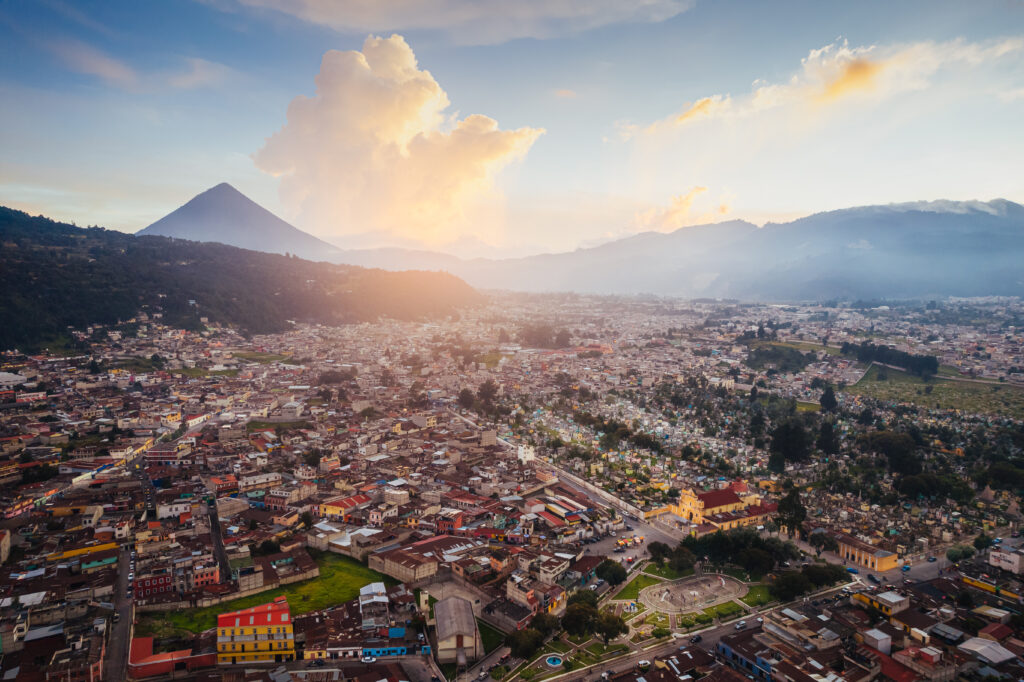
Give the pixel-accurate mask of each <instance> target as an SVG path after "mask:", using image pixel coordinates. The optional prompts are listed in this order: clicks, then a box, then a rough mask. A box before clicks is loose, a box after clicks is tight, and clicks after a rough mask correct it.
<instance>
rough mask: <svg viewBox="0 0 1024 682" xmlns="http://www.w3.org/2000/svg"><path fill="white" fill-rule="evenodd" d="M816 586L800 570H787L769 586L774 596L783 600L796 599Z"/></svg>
mask: <svg viewBox="0 0 1024 682" xmlns="http://www.w3.org/2000/svg"><path fill="white" fill-rule="evenodd" d="M813 588H814V584H813V583H812V582H811V581H810V579H809V578H808V577H807V576H806V575H804V574H803V573H801V572H799V571H786V572H785V573H783V574H781V575H779V576H778V577H776V578H775V582H773V583H772V584H771V586H770V587H769V588H768V589H769V591H771V593H772V596H773V597H775V598H776V599H779V600H781V601H789V600H790V599H796V598H797V597H799V596H800V595H802V594H807V593H808V592H810V591H811V590H812V589H813Z"/></svg>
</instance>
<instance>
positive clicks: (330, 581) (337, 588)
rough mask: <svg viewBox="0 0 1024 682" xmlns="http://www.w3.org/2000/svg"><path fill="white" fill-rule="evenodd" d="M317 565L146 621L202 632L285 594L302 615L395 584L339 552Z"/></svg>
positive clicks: (150, 616) (155, 626)
mask: <svg viewBox="0 0 1024 682" xmlns="http://www.w3.org/2000/svg"><path fill="white" fill-rule="evenodd" d="M317 564H319V566H320V577H319V578H313V579H312V580H305V581H303V582H301V583H293V584H291V585H286V586H284V587H278V588H276V589H273V590H268V591H266V592H261V593H259V594H254V595H250V596H248V597H243V598H241V599H235V600H233V601H229V602H223V603H221V604H215V605H214V606H208V607H206V608H203V609H190V610H185V611H163V612H154V613H151V614H146V615H145V616H144V617H143V620H150V619H152V620H153V621H155V622H154V623H152V624H147V626H146V627H147V628H149V629H150V630H153V631H159V630H160V629H161V628H166V627H168V626H170V627H174V628H180V629H183V630H189V631H191V632H195V633H199V632H203V631H204V630H209V629H210V628H212V627H215V626H216V624H217V615H218V614H221V613H226V612H228V611H237V610H239V609H247V608H249V607H250V606H259V605H260V604H266V603H267V602H270V601H273V600H274V598H276V597H279V596H282V595H284V596H285V597H287V598H288V606H290V607H291V612H292V615H293V616H299V615H302V614H303V613H309V612H310V611H318V610H320V609H325V608H327V607H328V606H335V605H337V604H341V603H343V602H347V601H349V600H350V599H355V598H356V597H358V596H359V588H361V587H362V586H364V585H366V584H367V583H372V582H374V581H383V582H385V583H389V584H393V583H394V581H393V580H391V579H390V578H388V577H387V576H383V575H381V574H380V573H377V571H373V570H370V569H369V568H367V567H366V566H364V565H363V564H361V563H359V562H358V561H356V560H355V559H352V558H350V557H346V556H341V555H339V554H325V555H323V556H322V557H321V558H320V559H319V560H318V561H317ZM481 635H482V633H481Z"/></svg>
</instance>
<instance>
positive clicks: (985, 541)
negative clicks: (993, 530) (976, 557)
mask: <svg viewBox="0 0 1024 682" xmlns="http://www.w3.org/2000/svg"><path fill="white" fill-rule="evenodd" d="M971 544H973V545H974V549H976V550H978V551H979V552H983V551H985V550H986V549H988V548H989V547H991V546H992V538H990V537H989V536H987V535H985V534H984V533H978V537H976V538H974V542H973V543H971Z"/></svg>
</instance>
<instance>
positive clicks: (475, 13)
mask: <svg viewBox="0 0 1024 682" xmlns="http://www.w3.org/2000/svg"><path fill="white" fill-rule="evenodd" d="M239 1H240V2H241V3H242V4H244V5H249V6H253V7H261V8H266V9H271V10H275V11H279V12H284V13H286V14H290V15H292V16H296V17H299V18H300V19H303V20H305V21H308V22H311V23H315V24H320V25H323V26H328V27H330V28H332V29H334V30H336V31H341V32H348V33H373V32H381V31H410V30H428V31H429V30H435V31H441V32H444V33H445V34H447V35H448V36H450V37H451V39H452V40H454V41H455V42H458V43H461V44H471V45H481V44H490V43H501V42H504V41H507V40H513V39H516V38H551V37H555V36H561V35H571V34H575V33H579V32H582V31H587V30H590V29H594V28H599V27H601V26H609V25H612V24H620V23H641V22H644V23H655V22H660V21H664V20H666V19H671V18H672V17H674V16H677V15H679V14H682V13H683V12H685V11H686V10H688V9H690V8H691V7H692V6H693V4H694V0H641V2H624V1H623V0H419V1H418V2H409V0H375V1H374V2H367V1H366V0H239Z"/></svg>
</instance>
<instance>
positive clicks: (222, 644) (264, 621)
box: [217, 597, 295, 664]
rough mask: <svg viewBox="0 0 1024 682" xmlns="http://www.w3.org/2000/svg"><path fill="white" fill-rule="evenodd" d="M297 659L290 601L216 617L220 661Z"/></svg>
mask: <svg viewBox="0 0 1024 682" xmlns="http://www.w3.org/2000/svg"><path fill="white" fill-rule="evenodd" d="M292 660H295V634H294V632H293V631H292V616H291V610H290V609H289V608H288V600H287V599H286V598H285V597H278V598H277V599H275V600H274V601H272V602H270V603H269V604H261V605H260V606H253V607H252V608H249V609H242V610H241V611H232V612H230V613H222V614H220V615H219V616H217V663H219V664H232V663H258V662H264V663H281V662H283V661H292Z"/></svg>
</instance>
